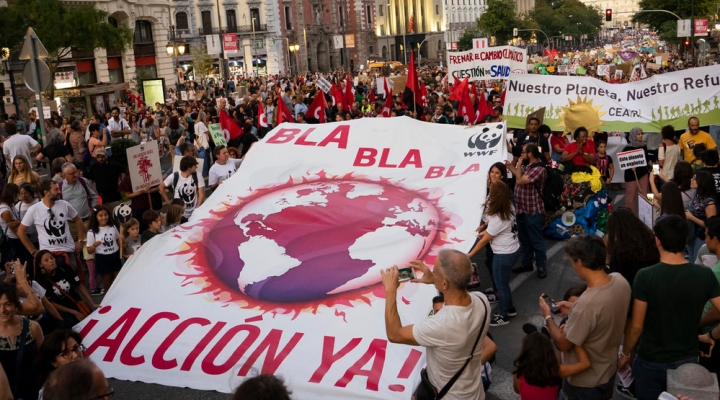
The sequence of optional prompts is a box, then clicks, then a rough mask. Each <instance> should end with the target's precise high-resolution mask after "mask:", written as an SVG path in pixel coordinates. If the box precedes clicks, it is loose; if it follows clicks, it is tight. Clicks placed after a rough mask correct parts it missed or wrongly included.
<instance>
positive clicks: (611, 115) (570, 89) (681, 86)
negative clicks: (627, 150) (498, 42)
mask: <svg viewBox="0 0 720 400" xmlns="http://www.w3.org/2000/svg"><path fill="white" fill-rule="evenodd" d="M625 65H627V64H623V65H619V66H618V67H622V66H625ZM627 66H628V67H630V65H627ZM505 102H506V105H505V112H504V116H503V117H504V118H505V119H507V121H508V124H509V125H510V126H511V127H513V128H523V127H524V126H525V117H526V116H527V115H528V114H529V113H530V112H532V111H534V110H537V109H539V108H540V107H547V112H546V114H545V124H546V125H548V126H550V128H551V129H552V130H563V131H565V132H572V131H574V130H575V129H576V128H578V127H579V126H585V127H586V128H587V129H588V131H589V132H602V131H608V132H613V131H617V132H629V131H630V129H632V128H634V127H639V128H641V129H642V130H643V131H645V132H660V129H661V127H662V126H665V125H673V126H684V125H686V124H687V119H688V118H689V117H690V116H697V117H698V118H700V121H703V124H707V125H713V124H720V65H712V66H707V67H699V68H692V69H689V70H681V71H676V72H669V73H666V74H656V75H653V76H652V77H650V78H648V79H641V80H639V81H636V82H630V83H624V84H610V83H606V82H603V81H601V80H599V79H595V78H590V77H568V76H552V75H550V76H548V75H521V74H514V75H512V77H511V79H510V80H509V81H508V84H507V92H506V97H505ZM548 103H549V104H548Z"/></svg>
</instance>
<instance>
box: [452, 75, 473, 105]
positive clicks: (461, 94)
mask: <svg viewBox="0 0 720 400" xmlns="http://www.w3.org/2000/svg"><path fill="white" fill-rule="evenodd" d="M469 80H470V78H469V77H467V76H466V77H465V79H463V81H462V82H460V84H458V83H457V80H455V84H454V85H453V91H452V93H450V97H448V100H450V101H463V99H464V98H465V94H466V93H467V91H468V81H469Z"/></svg>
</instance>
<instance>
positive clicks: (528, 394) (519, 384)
mask: <svg viewBox="0 0 720 400" xmlns="http://www.w3.org/2000/svg"><path fill="white" fill-rule="evenodd" d="M575 349H576V351H577V355H578V358H579V362H577V363H575V364H568V365H564V364H563V365H561V364H560V362H559V361H558V356H557V354H555V349H554V348H553V344H552V342H551V341H550V339H549V338H548V337H547V336H545V335H543V334H542V333H540V332H533V333H530V334H528V335H527V336H525V338H524V339H523V345H522V349H521V350H520V355H519V356H518V358H516V359H515V370H514V371H513V389H515V393H518V394H519V395H520V400H557V398H558V393H559V391H560V385H561V383H562V378H564V377H567V376H570V375H574V374H577V373H579V372H582V371H585V370H586V369H588V368H590V359H589V358H588V356H587V353H586V352H585V350H584V349H583V348H582V346H577V347H575Z"/></svg>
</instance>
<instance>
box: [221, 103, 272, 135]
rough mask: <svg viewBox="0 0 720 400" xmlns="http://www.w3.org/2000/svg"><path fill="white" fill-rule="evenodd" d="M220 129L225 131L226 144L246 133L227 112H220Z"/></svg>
mask: <svg viewBox="0 0 720 400" xmlns="http://www.w3.org/2000/svg"><path fill="white" fill-rule="evenodd" d="M281 101H282V100H281ZM220 129H222V131H223V136H225V141H226V142H229V141H230V140H232V139H235V138H237V137H238V136H240V135H242V134H243V133H244V131H243V130H242V129H241V128H240V127H239V126H238V124H237V122H235V120H234V119H232V118H230V116H229V115H228V114H227V112H225V110H220Z"/></svg>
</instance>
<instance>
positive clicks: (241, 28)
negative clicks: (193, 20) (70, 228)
mask: <svg viewBox="0 0 720 400" xmlns="http://www.w3.org/2000/svg"><path fill="white" fill-rule="evenodd" d="M266 31H267V24H255V33H259V32H266ZM252 32H253V26H252V25H236V26H228V27H225V28H223V29H220V28H212V29H207V30H206V29H203V28H199V29H198V34H199V35H218V34H221V33H252Z"/></svg>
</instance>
